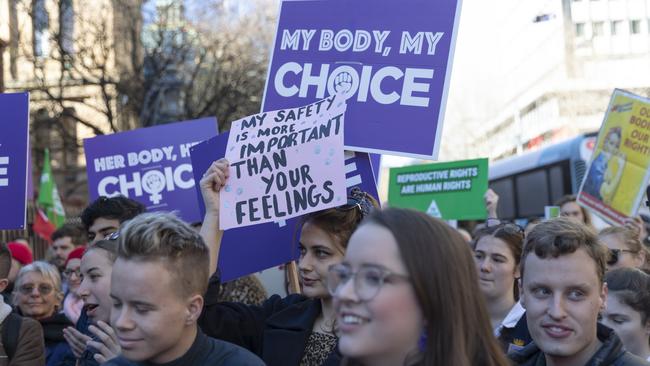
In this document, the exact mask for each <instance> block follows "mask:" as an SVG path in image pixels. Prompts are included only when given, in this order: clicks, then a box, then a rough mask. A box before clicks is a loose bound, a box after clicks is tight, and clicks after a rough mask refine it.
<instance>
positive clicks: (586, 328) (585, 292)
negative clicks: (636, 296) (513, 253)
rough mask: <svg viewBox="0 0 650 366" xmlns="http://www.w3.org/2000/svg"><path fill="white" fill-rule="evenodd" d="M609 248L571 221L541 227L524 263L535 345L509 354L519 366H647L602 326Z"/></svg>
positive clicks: (523, 301) (550, 222)
mask: <svg viewBox="0 0 650 366" xmlns="http://www.w3.org/2000/svg"><path fill="white" fill-rule="evenodd" d="M606 262H607V249H606V247H605V246H604V245H602V244H601V243H600V242H599V241H598V238H597V236H596V234H595V233H594V232H592V231H591V230H590V229H589V228H587V227H586V226H585V225H583V224H581V223H579V222H577V221H575V220H571V219H569V218H564V217H561V218H555V219H551V220H548V221H546V222H543V223H541V224H539V225H537V226H536V227H535V228H533V230H532V231H531V232H530V234H529V235H528V237H527V238H526V243H525V245H524V250H523V253H522V258H521V268H520V270H521V280H522V283H521V294H522V296H521V299H520V301H521V305H522V306H523V307H524V308H525V309H526V319H527V323H528V329H529V331H530V335H531V336H532V339H533V342H532V343H530V344H529V345H527V346H526V347H524V349H522V350H520V351H517V352H514V353H512V354H510V355H509V356H510V358H511V359H512V360H513V361H514V362H515V364H516V365H523V366H542V365H554V366H558V365H571V366H582V365H589V366H596V365H598V366H605V365H613V366H627V365H632V366H636V365H648V363H646V362H645V361H644V360H642V359H640V358H638V357H636V356H634V355H632V354H630V353H629V352H626V351H625V350H624V349H623V346H622V343H621V341H620V339H619V338H618V336H617V335H616V334H615V333H614V331H612V330H611V329H609V328H607V327H605V326H603V325H600V324H598V322H597V321H598V313H599V312H600V311H601V310H603V309H604V308H605V306H606V305H605V304H606V300H607V285H606V284H605V283H604V276H605V266H606Z"/></svg>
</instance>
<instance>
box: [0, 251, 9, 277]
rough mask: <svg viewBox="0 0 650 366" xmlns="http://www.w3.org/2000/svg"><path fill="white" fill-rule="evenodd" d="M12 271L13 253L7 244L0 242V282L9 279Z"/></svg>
mask: <svg viewBox="0 0 650 366" xmlns="http://www.w3.org/2000/svg"><path fill="white" fill-rule="evenodd" d="M10 271H11V251H9V248H8V247H7V244H5V243H3V242H0V280H3V279H5V278H8V277H9V272H10Z"/></svg>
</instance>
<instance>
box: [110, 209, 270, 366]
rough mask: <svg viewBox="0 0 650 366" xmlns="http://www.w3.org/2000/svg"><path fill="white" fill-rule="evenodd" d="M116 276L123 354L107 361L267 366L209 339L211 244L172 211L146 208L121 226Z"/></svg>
mask: <svg viewBox="0 0 650 366" xmlns="http://www.w3.org/2000/svg"><path fill="white" fill-rule="evenodd" d="M118 243H119V249H118V257H117V260H116V261H115V264H114V265H113V274H112V278H111V297H112V298H113V308H112V309H111V326H112V327H113V329H115V333H116V335H117V338H118V340H119V343H120V346H121V348H122V356H120V357H118V358H115V359H113V360H111V361H109V362H108V363H107V364H106V365H145V364H146V365H151V364H174V365H184V366H194V365H196V366H199V365H242V366H246V365H251V366H257V365H264V363H263V362H262V361H261V360H260V359H259V358H258V357H257V356H255V355H254V354H252V353H251V352H249V351H248V350H245V349H243V348H241V347H239V346H236V345H234V344H230V343H227V342H224V341H220V340H216V339H213V338H209V337H207V336H206V335H205V334H203V332H201V331H200V330H199V327H198V325H197V319H198V318H199V315H200V314H201V310H202V309H203V302H204V301H203V294H204V293H205V292H206V290H207V286H208V261H209V253H208V248H207V246H206V245H205V244H204V242H203V240H202V239H201V237H200V236H199V234H198V233H196V232H195V231H194V230H193V229H192V228H191V227H190V226H189V225H187V224H186V223H184V222H182V221H181V220H180V219H178V218H177V217H176V216H174V215H173V214H169V213H149V214H142V215H139V216H137V217H135V218H134V219H132V220H131V221H129V222H127V223H126V224H125V225H124V226H123V227H122V229H121V230H120V232H119V238H118Z"/></svg>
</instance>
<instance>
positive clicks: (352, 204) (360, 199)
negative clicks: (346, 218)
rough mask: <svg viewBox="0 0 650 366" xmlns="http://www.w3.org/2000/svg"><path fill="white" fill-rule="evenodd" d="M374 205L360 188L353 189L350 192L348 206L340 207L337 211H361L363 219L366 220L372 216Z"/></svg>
mask: <svg viewBox="0 0 650 366" xmlns="http://www.w3.org/2000/svg"><path fill="white" fill-rule="evenodd" d="M373 208H374V207H373V206H372V203H370V200H368V198H367V197H366V194H365V193H364V192H363V191H362V190H361V189H360V188H359V187H353V188H352V189H351V190H350V195H349V196H348V201H347V203H346V204H344V205H341V206H338V207H337V208H336V209H337V210H338V211H350V210H354V209H359V212H360V213H361V217H362V218H364V217H366V216H368V215H370V212H372V210H373Z"/></svg>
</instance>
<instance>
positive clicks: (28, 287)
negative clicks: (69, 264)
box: [18, 283, 54, 296]
mask: <svg viewBox="0 0 650 366" xmlns="http://www.w3.org/2000/svg"><path fill="white" fill-rule="evenodd" d="M34 289H36V290H37V291H38V293H39V294H41V295H42V296H46V295H49V294H50V293H52V290H54V287H53V286H51V285H48V284H44V283H42V284H40V285H38V286H35V285H33V284H30V283H28V284H24V285H22V286H20V287H19V288H18V291H20V293H21V294H23V295H31V294H32V293H33V292H34Z"/></svg>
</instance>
